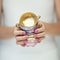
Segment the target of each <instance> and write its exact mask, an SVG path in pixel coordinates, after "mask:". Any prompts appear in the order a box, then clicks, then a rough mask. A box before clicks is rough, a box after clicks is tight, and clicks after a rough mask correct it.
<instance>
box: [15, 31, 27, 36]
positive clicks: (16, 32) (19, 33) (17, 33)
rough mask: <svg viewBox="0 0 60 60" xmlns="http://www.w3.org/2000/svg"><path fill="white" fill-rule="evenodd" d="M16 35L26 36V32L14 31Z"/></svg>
mask: <svg viewBox="0 0 60 60" xmlns="http://www.w3.org/2000/svg"><path fill="white" fill-rule="evenodd" d="M14 35H16V36H17V35H26V32H25V31H22V30H19V31H14Z"/></svg>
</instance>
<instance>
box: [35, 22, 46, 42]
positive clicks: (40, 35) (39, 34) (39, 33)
mask: <svg viewBox="0 0 60 60" xmlns="http://www.w3.org/2000/svg"><path fill="white" fill-rule="evenodd" d="M38 25H39V26H40V25H42V26H41V27H40V28H37V29H36V30H35V34H34V37H35V39H36V41H37V42H38V43H40V42H41V40H42V39H44V38H45V26H44V24H43V23H41V22H39V23H38Z"/></svg>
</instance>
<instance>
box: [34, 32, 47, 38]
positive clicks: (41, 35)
mask: <svg viewBox="0 0 60 60" xmlns="http://www.w3.org/2000/svg"><path fill="white" fill-rule="evenodd" d="M45 34H46V33H45V32H43V33H39V34H35V35H34V37H35V38H40V37H43V36H45Z"/></svg>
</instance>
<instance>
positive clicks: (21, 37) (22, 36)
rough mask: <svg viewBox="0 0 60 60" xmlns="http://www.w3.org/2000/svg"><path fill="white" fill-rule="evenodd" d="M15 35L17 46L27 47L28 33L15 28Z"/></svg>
mask: <svg viewBox="0 0 60 60" xmlns="http://www.w3.org/2000/svg"><path fill="white" fill-rule="evenodd" d="M14 35H15V37H16V44H18V45H21V46H25V43H24V42H25V41H27V39H28V36H27V35H26V32H25V31H22V30H20V29H19V28H17V27H15V30H14Z"/></svg>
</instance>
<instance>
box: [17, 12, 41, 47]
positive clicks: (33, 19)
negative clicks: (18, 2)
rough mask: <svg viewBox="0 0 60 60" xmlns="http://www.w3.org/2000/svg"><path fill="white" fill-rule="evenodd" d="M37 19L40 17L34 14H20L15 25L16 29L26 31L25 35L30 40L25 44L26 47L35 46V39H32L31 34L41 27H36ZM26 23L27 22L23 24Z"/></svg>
mask: <svg viewBox="0 0 60 60" xmlns="http://www.w3.org/2000/svg"><path fill="white" fill-rule="evenodd" d="M39 18H40V16H39V17H38V16H36V14H34V13H32V12H26V13H24V14H22V16H21V17H20V20H19V23H18V24H17V25H16V27H19V28H20V29H22V30H24V31H26V33H27V35H29V36H30V38H29V39H28V41H27V42H26V45H27V46H31V45H32V46H34V45H36V42H35V38H33V34H34V30H35V29H36V28H38V27H41V25H40V26H38V25H37V24H38V20H39ZM26 21H28V22H27V23H25V22H26ZM29 22H30V23H29ZM28 23H29V24H28ZM32 23H33V24H32Z"/></svg>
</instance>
